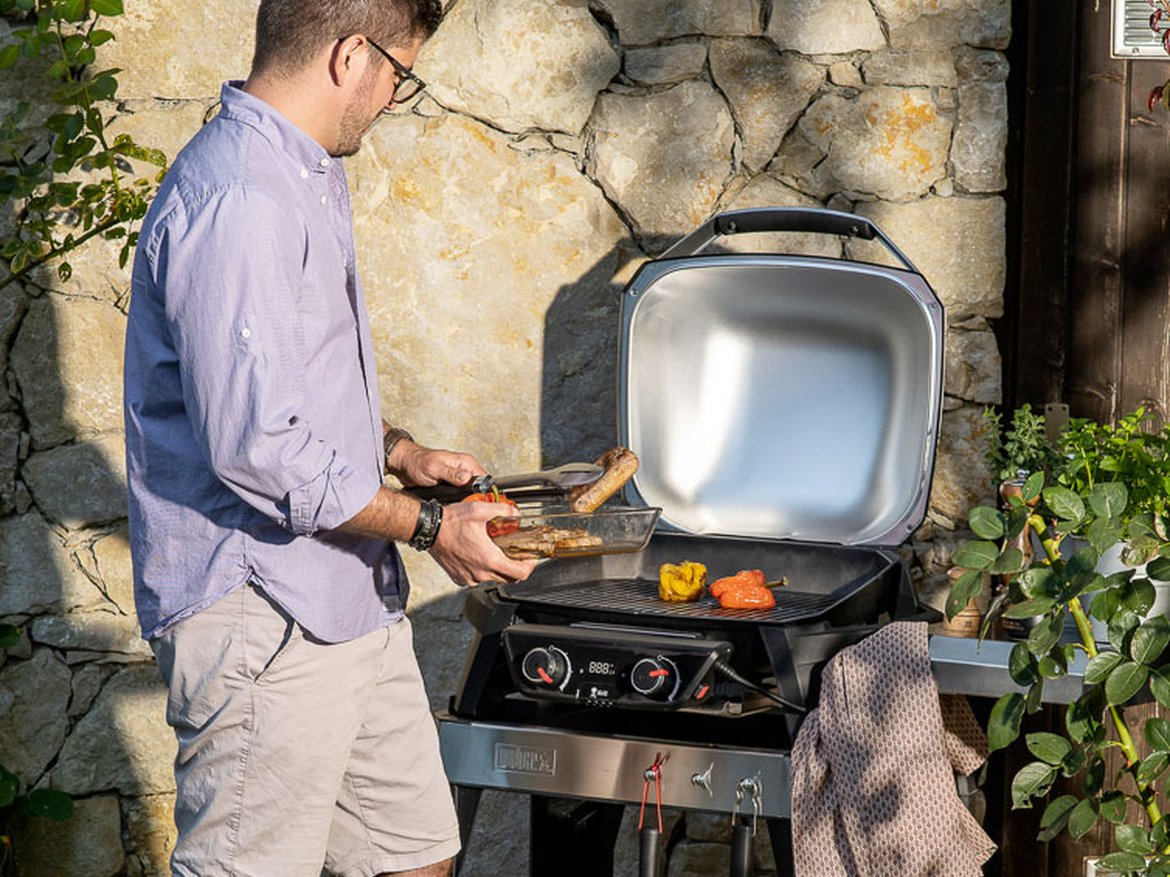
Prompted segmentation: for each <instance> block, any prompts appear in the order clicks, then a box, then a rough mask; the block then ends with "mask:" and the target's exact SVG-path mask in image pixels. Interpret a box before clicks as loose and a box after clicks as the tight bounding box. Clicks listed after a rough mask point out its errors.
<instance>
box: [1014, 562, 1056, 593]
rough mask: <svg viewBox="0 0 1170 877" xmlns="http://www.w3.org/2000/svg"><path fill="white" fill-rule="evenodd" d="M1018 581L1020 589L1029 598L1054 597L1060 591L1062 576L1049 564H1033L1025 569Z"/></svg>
mask: <svg viewBox="0 0 1170 877" xmlns="http://www.w3.org/2000/svg"><path fill="white" fill-rule="evenodd" d="M1017 581H1018V582H1019V583H1020V590H1021V591H1023V592H1024V595H1025V596H1026V597H1029V598H1036V597H1052V598H1053V599H1055V598H1056V596H1057V595H1058V594H1059V593H1060V577H1059V576H1057V574H1056V573H1055V572H1054V571H1053V569H1052V567H1048V566H1033V567H1030V568H1029V569H1026V570H1024V572H1023V573H1021V575H1020V577H1019V579H1017Z"/></svg>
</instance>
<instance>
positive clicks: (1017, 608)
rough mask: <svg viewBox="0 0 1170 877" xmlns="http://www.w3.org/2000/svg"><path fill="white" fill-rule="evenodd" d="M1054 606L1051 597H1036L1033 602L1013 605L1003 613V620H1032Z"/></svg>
mask: <svg viewBox="0 0 1170 877" xmlns="http://www.w3.org/2000/svg"><path fill="white" fill-rule="evenodd" d="M1055 605H1056V600H1054V599H1053V598H1052V597H1037V598H1036V599H1034V600H1025V601H1024V602H1022V603H1013V604H1012V605H1011V606H1009V607H1008V609H1007V610H1006V611H1005V612H1004V613H1003V617H1004V618H1033V617H1035V616H1037V615H1043V614H1044V613H1045V612H1047V611H1048V610H1049V609H1051V608H1052V607H1053V606H1055Z"/></svg>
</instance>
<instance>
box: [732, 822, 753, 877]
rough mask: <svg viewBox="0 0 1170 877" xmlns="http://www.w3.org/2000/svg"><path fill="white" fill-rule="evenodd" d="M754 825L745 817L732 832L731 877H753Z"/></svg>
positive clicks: (736, 823)
mask: <svg viewBox="0 0 1170 877" xmlns="http://www.w3.org/2000/svg"><path fill="white" fill-rule="evenodd" d="M754 837H755V834H754V832H753V831H752V824H751V822H748V821H747V820H746V819H745V818H744V817H742V816H741V817H739V818H738V819H736V821H735V826H734V828H732V830H731V877H752V873H753V869H752V841H753V839H754Z"/></svg>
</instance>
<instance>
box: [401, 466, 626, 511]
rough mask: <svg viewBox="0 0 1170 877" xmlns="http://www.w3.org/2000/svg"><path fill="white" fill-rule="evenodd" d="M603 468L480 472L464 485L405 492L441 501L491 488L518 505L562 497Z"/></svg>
mask: <svg viewBox="0 0 1170 877" xmlns="http://www.w3.org/2000/svg"><path fill="white" fill-rule="evenodd" d="M604 472H605V469H604V468H602V467H601V466H598V465H596V464H595V463H565V464H564V465H563V466H557V467H556V468H555V469H546V470H544V471H543V472H526V473H525V474H523V475H501V476H495V475H480V476H479V477H478V478H473V479H472V480H471V481H469V482H468V483H467V484H464V485H456V484H436V485H433V486H431V487H408V488H406V491H405V492H406V493H409V494H410V495H411V496H414V497H417V498H418V499H437V500H438V501H439V502H441V503H450V502H459V501H460V500H463V499H466V498H467V497H469V496H471V495H472V494H473V493H492V491H493V489H495V490H498V491H500V492H502V493H505V494H507V496H508V499H510V500H511V501H512V502H514V503H516V504H517V505H523V504H525V503H531V502H544V501H546V500H555V499H564V498H565V496H566V495H567V494H568V492H569V489H570V488H573V487H580V486H581V485H583V484H592V483H593V482H594V481H596V480H597V479H598V478H600V477H601V475H602V473H604Z"/></svg>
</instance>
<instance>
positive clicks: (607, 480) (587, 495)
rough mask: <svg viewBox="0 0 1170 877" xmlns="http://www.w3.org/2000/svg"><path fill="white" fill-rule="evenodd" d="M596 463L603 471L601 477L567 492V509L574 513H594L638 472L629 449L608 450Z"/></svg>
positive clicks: (632, 453) (634, 455)
mask: <svg viewBox="0 0 1170 877" xmlns="http://www.w3.org/2000/svg"><path fill="white" fill-rule="evenodd" d="M596 462H597V465H598V466H601V467H602V468H603V469H605V472H603V473H602V475H601V477H600V478H598V479H597V480H596V481H594V482H593V483H592V484H583V485H581V486H580V487H574V488H573V489H572V490H570V491H569V508H570V509H571V510H572V511H574V512H593V511H596V510H597V509H598V508H600V506H601V504H602V503H603V502H605V501H606V500H607V499H609V498H610V497H611V496H613V495H614V494H615V493H617V492H618V491H619V490H621V488H622V485H623V484H625V483H626V482H627V481H629V480H630V479H631V478H633V477H634V473H635V472H637V471H638V455H637V454H635V453H634V452H633V451H631V450H630V449H629V448H613V449H611V450H608V451H606V452H605V453H604V454H602V455H601V456H600V457H598V458H597V461H596Z"/></svg>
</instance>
